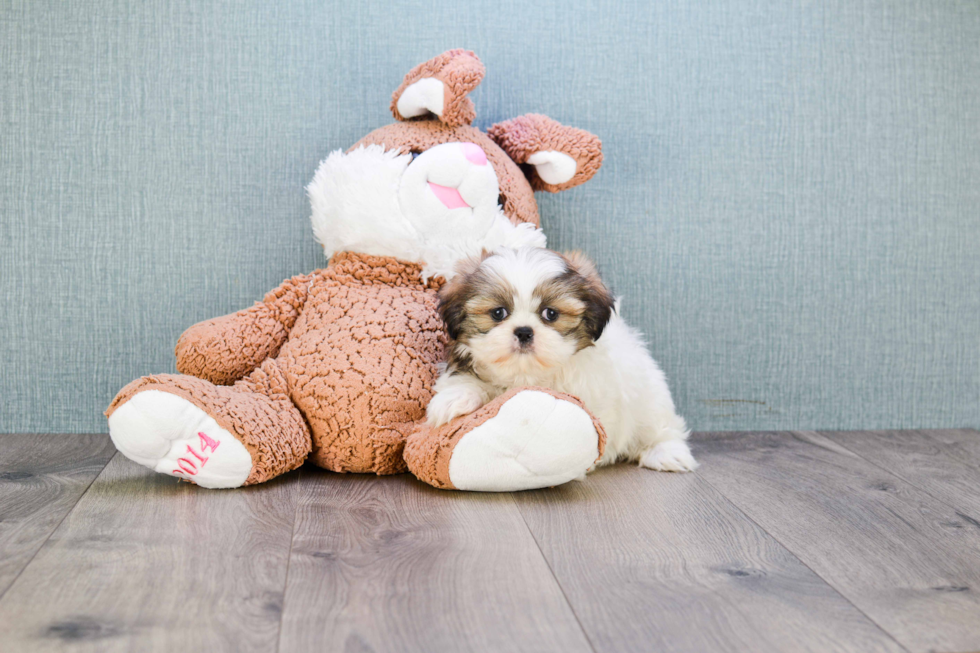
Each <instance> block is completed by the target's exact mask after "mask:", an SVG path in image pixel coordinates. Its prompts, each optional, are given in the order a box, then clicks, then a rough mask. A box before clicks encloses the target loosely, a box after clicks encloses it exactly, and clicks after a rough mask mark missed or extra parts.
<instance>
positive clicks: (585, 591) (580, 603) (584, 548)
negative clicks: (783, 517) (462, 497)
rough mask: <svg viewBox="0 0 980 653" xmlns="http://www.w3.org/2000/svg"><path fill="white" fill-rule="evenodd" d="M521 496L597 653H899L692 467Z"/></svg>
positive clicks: (617, 474)
mask: <svg viewBox="0 0 980 653" xmlns="http://www.w3.org/2000/svg"><path fill="white" fill-rule="evenodd" d="M517 502H518V505H519V506H520V509H521V513H522V514H523V515H524V518H525V520H526V521H527V524H528V526H529V527H530V529H531V532H532V533H533V534H534V536H535V538H536V540H537V541H538V543H539V545H540V546H541V550H542V552H543V553H544V555H545V557H546V559H547V560H548V563H549V564H550V565H551V567H552V569H553V570H554V572H555V576H556V578H557V579H558V581H559V583H560V584H561V586H562V589H563V590H564V592H565V595H566V596H567V597H568V600H569V602H570V603H571V604H572V608H573V609H574V610H575V614H576V615H577V617H578V618H579V620H580V621H581V623H582V625H583V627H584V628H585V630H586V633H587V634H588V636H589V640H590V642H591V643H592V645H593V647H594V649H595V650H596V651H597V652H599V653H603V652H607V651H608V652H613V651H686V652H690V651H751V652H753V653H755V652H762V651H862V652H863V651H900V650H902V648H901V647H900V646H898V644H896V643H895V642H894V640H892V639H891V638H890V637H889V636H888V635H887V634H885V633H884V632H883V631H882V630H880V629H879V628H878V627H877V626H876V625H874V624H873V623H872V622H871V621H870V620H869V619H868V618H867V617H865V616H864V615H863V614H862V613H861V612H860V611H859V610H857V609H856V608H855V607H854V606H853V605H851V604H850V603H848V602H847V601H846V600H845V599H844V598H842V597H841V596H840V595H839V594H838V593H837V592H835V591H834V590H833V589H831V588H830V587H829V586H828V585H827V584H826V583H825V582H824V581H823V580H821V579H820V578H819V577H818V576H817V575H816V574H814V573H813V572H812V571H810V570H809V569H807V568H806V567H805V566H804V565H803V564H801V563H800V562H799V560H797V559H796V558H795V557H793V555H791V554H790V553H789V552H787V551H786V549H784V548H783V547H782V546H780V545H779V544H778V543H777V542H776V541H775V540H774V539H773V538H772V537H770V536H769V535H767V534H766V533H765V532H764V531H763V530H762V529H761V528H759V527H758V526H757V525H756V524H754V523H752V522H751V521H750V520H749V519H748V518H746V517H745V516H744V515H743V514H742V513H741V512H739V511H738V510H737V509H736V508H734V506H732V504H731V503H729V502H728V501H727V500H725V499H724V498H723V497H722V496H721V495H719V494H718V493H717V492H716V491H715V490H713V489H712V488H711V487H709V486H708V485H707V484H706V483H705V482H704V481H703V480H702V479H701V478H700V476H699V475H698V474H697V473H695V474H688V475H676V474H660V473H656V472H652V471H649V470H643V469H639V468H637V467H634V466H631V465H620V466H617V467H614V468H609V469H602V470H599V471H597V472H595V473H593V474H591V475H590V476H589V477H588V479H587V480H586V481H585V482H584V483H569V484H568V485H565V486H562V487H560V488H555V489H553V490H548V491H539V492H526V493H522V494H520V495H518V496H517Z"/></svg>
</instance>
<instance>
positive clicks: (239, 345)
mask: <svg viewBox="0 0 980 653" xmlns="http://www.w3.org/2000/svg"><path fill="white" fill-rule="evenodd" d="M313 276H314V275H299V276H296V277H293V278H291V279H287V280H285V281H283V282H282V284H280V285H279V287H278V288H275V289H274V290H271V291H270V292H268V293H267V294H266V296H265V298H264V299H263V300H262V301H261V302H256V303H255V304H254V305H253V306H250V307H249V308H246V309H243V310H241V311H238V312H237V313H232V314H230V315H225V316H223V317H218V318H214V319H211V320H205V321H203V322H199V323H197V324H195V325H194V326H192V327H190V328H189V329H187V330H186V331H185V332H184V333H183V334H182V335H181V336H180V339H179V340H178V341H177V346H176V348H175V350H174V353H175V354H176V356H177V370H178V371H179V372H181V373H182V374H189V375H192V376H196V377H198V378H201V379H206V380H208V381H210V382H211V383H215V384H218V385H230V384H232V383H234V382H235V381H237V380H238V379H241V378H243V377H244V376H245V375H247V374H248V373H249V372H251V371H252V370H254V369H255V368H256V367H258V366H259V365H261V364H262V361H264V360H265V359H267V358H269V357H274V356H276V354H278V353H279V348H280V347H282V345H283V343H284V342H286V338H287V337H288V336H289V331H290V329H292V327H293V325H294V324H295V323H296V319H297V318H298V317H299V315H300V313H301V312H302V310H303V305H304V304H305V302H306V297H307V293H308V292H309V286H310V282H311V280H312V279H313Z"/></svg>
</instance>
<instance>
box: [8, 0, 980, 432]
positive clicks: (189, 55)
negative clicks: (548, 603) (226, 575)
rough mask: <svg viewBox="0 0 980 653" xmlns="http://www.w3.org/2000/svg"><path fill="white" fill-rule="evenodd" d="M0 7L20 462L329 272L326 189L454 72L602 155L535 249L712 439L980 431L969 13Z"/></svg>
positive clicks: (859, 8)
mask: <svg viewBox="0 0 980 653" xmlns="http://www.w3.org/2000/svg"><path fill="white" fill-rule="evenodd" d="M0 7H2V9H0V166H2V174H0V217H2V221H0V298H2V299H3V309H2V310H0V333H2V339H0V402H2V417H0V432H11V431H45V432H68V431H104V430H105V428H106V427H105V421H104V418H103V417H102V414H101V411H102V410H103V408H104V407H105V405H106V404H107V403H108V402H109V400H110V399H111V398H112V396H113V394H114V393H115V392H116V390H118V389H119V388H120V387H121V386H122V385H123V384H125V383H126V382H128V381H129V380H131V379H133V378H135V377H137V376H140V375H142V374H149V373H153V372H164V371H172V370H173V369H174V363H173V354H172V350H173V344H174V342H175V341H176V339H177V336H178V335H179V334H180V332H181V331H182V330H183V329H184V328H185V327H187V326H189V325H190V324H192V323H194V322H197V321H199V320H202V319H205V318H208V317H213V316H217V315H221V314H224V313H228V312H231V311H234V310H236V309H239V308H242V307H245V306H247V305H249V304H250V303H251V302H252V301H253V300H255V299H258V298H260V297H261V296H262V294H263V293H264V292H265V291H267V290H268V289H270V288H272V287H274V286H275V285H277V284H278V283H279V282H280V281H281V280H282V279H283V278H285V277H287V276H289V275H292V274H295V273H299V272H304V271H309V270H311V269H314V268H316V267H319V266H322V265H323V264H324V260H323V258H322V254H321V253H320V252H319V251H318V248H317V247H316V246H315V244H314V242H313V239H312V236H311V234H310V229H309V227H308V222H307V220H308V213H309V211H308V205H307V200H306V197H305V193H304V190H303V188H304V185H305V184H306V182H307V181H308V180H309V179H310V178H311V176H312V174H313V171H314V169H315V167H316V165H317V162H318V161H319V160H320V159H321V158H323V157H324V156H325V155H326V154H327V153H328V152H329V151H330V150H332V149H335V148H338V147H347V146H348V145H350V144H351V143H353V142H354V141H355V140H356V139H358V138H359V137H360V136H362V135H363V134H365V133H366V132H368V131H370V130H372V129H374V128H375V127H378V126H380V125H383V124H386V123H387V122H389V121H390V120H391V117H390V115H389V113H388V102H389V97H390V94H391V91H392V90H393V89H394V88H395V87H396V86H397V85H398V83H399V82H400V80H401V78H402V76H403V75H404V73H405V72H407V71H408V70H409V69H410V68H411V67H412V66H413V65H414V64H416V63H418V62H420V61H423V60H425V59H427V58H429V57H431V56H433V55H435V54H438V53H439V52H441V51H443V50H444V49H447V48H450V47H467V48H470V49H473V50H475V51H476V52H477V53H478V54H479V55H480V56H481V58H482V59H483V61H484V62H485V63H486V66H487V70H488V74H487V77H486V79H485V80H484V82H483V85H482V86H481V87H480V88H479V89H477V91H475V93H474V95H473V99H474V101H475V102H476V107H477V111H478V117H477V123H478V124H479V125H480V126H483V127H486V126H487V125H490V124H492V123H493V122H496V121H499V120H502V119H506V118H510V117H513V116H516V115H519V114H522V113H527V112H541V113H546V114H548V115H550V116H552V117H554V118H556V119H557V120H559V121H561V122H564V123H566V124H571V125H576V126H580V127H583V128H585V129H588V130H590V131H592V132H594V133H596V134H598V135H600V136H601V137H602V139H603V141H604V146H605V154H606V160H605V161H606V162H605V165H604V167H603V169H602V171H601V172H600V173H599V175H598V176H597V177H596V178H595V179H594V180H593V181H592V182H590V183H589V184H587V185H585V186H583V187H581V188H578V189H575V190H573V191H570V192H566V193H563V194H561V195H555V196H550V195H549V196H539V199H540V204H541V210H542V214H543V224H544V227H545V229H546V231H547V233H548V234H549V237H550V239H551V243H552V244H553V245H554V246H557V247H558V248H572V247H576V248H582V249H585V250H586V251H588V252H590V253H591V254H592V255H594V257H595V258H596V259H597V260H598V262H599V263H600V265H601V268H602V270H603V271H604V273H605V275H606V277H607V279H608V280H609V281H610V282H611V284H612V285H613V286H614V287H615V289H616V291H617V292H618V293H619V294H621V295H622V296H623V298H624V313H625V315H626V317H627V318H628V319H629V320H630V321H631V322H633V323H635V324H636V325H638V326H640V327H642V329H643V330H644V331H645V332H646V334H647V336H648V338H649V342H650V346H651V348H652V350H653V352H654V355H655V356H656V357H657V358H658V359H659V361H660V362H661V364H662V366H663V367H664V368H665V370H666V371H667V374H668V376H669V378H670V380H671V383H672V387H673V390H674V393H675V398H676V400H677V403H678V404H679V408H680V410H681V412H682V413H683V414H684V415H685V416H686V417H687V418H688V420H689V422H690V423H691V425H692V427H694V428H696V429H702V430H703V429H782V428H815V427H819V428H886V427H928V426H936V427H939V426H943V427H952V426H974V427H976V426H980V257H978V255H977V254H978V253H977V248H978V243H980V3H978V2H977V1H976V0H962V1H957V0H943V1H942V2H923V1H920V0H915V1H913V0H830V1H827V2H809V1H794V2H768V1H766V0H712V1H709V2H705V1H703V0H664V1H662V2H649V1H648V0H627V1H624V2H621V3H619V4H618V5H617V4H614V3H599V2H590V3H580V4H576V3H569V2H560V1H558V0H537V1H536V2H527V1H526V0H480V1H477V2H470V3H462V2H454V1H451V0H428V1H426V2H421V3H415V4H412V3H408V2H391V1H385V2H376V1H373V0H372V1H356V2H355V1H344V2H332V1H327V0H289V1H278V2H270V1H268V0H246V1H243V0H228V1H223V2H200V1H199V0H171V1H166V0H154V1H148V2H131V0H115V1H107V0H99V1H96V0H73V1H71V2H65V1H64V0H14V1H13V2H11V0H4V1H3V2H0Z"/></svg>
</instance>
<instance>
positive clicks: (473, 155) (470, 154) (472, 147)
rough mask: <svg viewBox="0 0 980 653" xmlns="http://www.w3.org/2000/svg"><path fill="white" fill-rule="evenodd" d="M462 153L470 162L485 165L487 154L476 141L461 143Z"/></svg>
mask: <svg viewBox="0 0 980 653" xmlns="http://www.w3.org/2000/svg"><path fill="white" fill-rule="evenodd" d="M463 154H465V155H466V158H467V159H469V161H470V163H472V164H474V165H478V166H485V165H487V154H486V152H484V151H483V148H481V147H480V146H479V145H477V144H476V143H463Z"/></svg>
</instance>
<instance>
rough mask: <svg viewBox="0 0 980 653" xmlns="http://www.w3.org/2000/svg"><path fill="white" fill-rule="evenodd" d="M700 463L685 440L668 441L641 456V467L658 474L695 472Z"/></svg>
mask: <svg viewBox="0 0 980 653" xmlns="http://www.w3.org/2000/svg"><path fill="white" fill-rule="evenodd" d="M697 466H698V463H697V461H695V460H694V456H692V455H691V449H690V448H689V447H688V446H687V443H686V442H684V441H683V440H668V441H667V442H661V443H660V444H658V445H657V446H655V447H654V448H652V449H648V450H647V451H644V452H643V455H642V456H640V467H649V468H650V469H654V470H656V471H658V472H693V471H694V470H695V469H697Z"/></svg>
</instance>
